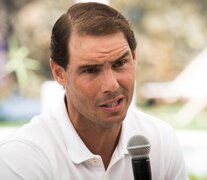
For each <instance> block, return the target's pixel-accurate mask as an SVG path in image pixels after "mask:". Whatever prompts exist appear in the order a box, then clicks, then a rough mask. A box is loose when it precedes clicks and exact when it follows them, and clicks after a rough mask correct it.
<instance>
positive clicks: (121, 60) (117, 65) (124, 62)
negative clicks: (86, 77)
mask: <svg viewBox="0 0 207 180" xmlns="http://www.w3.org/2000/svg"><path fill="white" fill-rule="evenodd" d="M126 62H127V59H120V60H118V61H116V62H115V63H114V64H113V66H112V67H113V68H115V69H116V68H120V67H122V66H124V64H126Z"/></svg>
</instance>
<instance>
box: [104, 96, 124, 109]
mask: <svg viewBox="0 0 207 180" xmlns="http://www.w3.org/2000/svg"><path fill="white" fill-rule="evenodd" d="M123 99H124V98H117V99H115V100H111V101H109V102H106V103H104V104H102V105H100V107H104V108H109V109H110V108H115V107H118V106H119V105H120V104H121V102H122V101H123Z"/></svg>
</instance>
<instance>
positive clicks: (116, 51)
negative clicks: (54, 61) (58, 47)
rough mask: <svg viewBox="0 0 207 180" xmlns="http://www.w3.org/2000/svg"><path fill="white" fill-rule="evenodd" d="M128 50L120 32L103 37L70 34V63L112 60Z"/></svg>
mask: <svg viewBox="0 0 207 180" xmlns="http://www.w3.org/2000/svg"><path fill="white" fill-rule="evenodd" d="M129 50H130V48H129V45H128V42H127V40H126V38H125V36H124V35H123V33H121V32H119V33H115V34H110V35H105V36H91V35H78V34H72V35H71V38H70V41H69V52H70V61H73V60H74V59H76V60H82V61H84V60H91V61H92V60H96V61H101V60H106V59H113V58H116V57H117V56H120V54H122V53H125V52H127V51H129Z"/></svg>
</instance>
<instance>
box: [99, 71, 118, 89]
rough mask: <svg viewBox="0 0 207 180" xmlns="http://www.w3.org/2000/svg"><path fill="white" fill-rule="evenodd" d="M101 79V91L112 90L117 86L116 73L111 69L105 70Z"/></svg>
mask: <svg viewBox="0 0 207 180" xmlns="http://www.w3.org/2000/svg"><path fill="white" fill-rule="evenodd" d="M101 81H102V82H101V84H102V85H101V91H102V92H103V93H107V92H114V91H116V90H117V89H118V88H119V83H118V80H117V77H116V74H115V72H113V71H112V70H106V71H105V72H104V73H103V78H102V79H101Z"/></svg>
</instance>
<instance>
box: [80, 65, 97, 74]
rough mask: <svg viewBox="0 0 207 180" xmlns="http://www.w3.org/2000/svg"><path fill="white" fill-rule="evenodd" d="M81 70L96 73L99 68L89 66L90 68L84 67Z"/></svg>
mask: <svg viewBox="0 0 207 180" xmlns="http://www.w3.org/2000/svg"><path fill="white" fill-rule="evenodd" d="M82 72H83V73H86V74H96V73H98V72H99V69H98V68H95V67H91V68H87V69H84V70H83V71H82Z"/></svg>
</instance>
